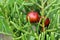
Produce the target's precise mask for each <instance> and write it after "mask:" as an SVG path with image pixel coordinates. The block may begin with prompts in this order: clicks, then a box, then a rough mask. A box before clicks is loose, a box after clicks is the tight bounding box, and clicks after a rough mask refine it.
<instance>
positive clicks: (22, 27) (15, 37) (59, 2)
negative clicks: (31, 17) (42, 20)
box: [0, 0, 60, 40]
mask: <svg viewBox="0 0 60 40" xmlns="http://www.w3.org/2000/svg"><path fill="white" fill-rule="evenodd" d="M44 3H45V5H44V14H43V15H45V16H47V17H48V18H50V24H49V26H48V29H47V28H46V31H45V32H40V33H38V30H39V24H38V23H32V24H31V23H30V22H27V21H26V15H27V14H28V12H30V11H32V10H34V11H37V12H38V13H39V14H40V15H42V13H41V12H42V11H43V10H42V9H41V7H42V4H44ZM40 29H41V28H40ZM35 30H36V32H35ZM40 31H41V30H40ZM0 34H4V35H9V36H11V37H12V40H60V0H0Z"/></svg>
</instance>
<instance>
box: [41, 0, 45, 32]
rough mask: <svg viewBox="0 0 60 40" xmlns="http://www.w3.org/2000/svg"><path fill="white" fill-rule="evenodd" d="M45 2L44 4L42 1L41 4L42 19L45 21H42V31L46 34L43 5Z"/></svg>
mask: <svg viewBox="0 0 60 40" xmlns="http://www.w3.org/2000/svg"><path fill="white" fill-rule="evenodd" d="M43 3H44V2H43V0H42V1H41V4H42V12H41V15H42V19H43V21H42V29H43V30H42V31H43V32H44V31H45V30H44V4H43Z"/></svg>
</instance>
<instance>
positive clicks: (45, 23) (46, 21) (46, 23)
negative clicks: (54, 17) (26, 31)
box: [40, 16, 50, 27]
mask: <svg viewBox="0 0 60 40" xmlns="http://www.w3.org/2000/svg"><path fill="white" fill-rule="evenodd" d="M44 17H45V16H44ZM41 18H42V17H40V19H41ZM41 24H42V20H41ZM49 24H50V20H49V18H46V20H45V21H44V25H45V27H48V26H49Z"/></svg>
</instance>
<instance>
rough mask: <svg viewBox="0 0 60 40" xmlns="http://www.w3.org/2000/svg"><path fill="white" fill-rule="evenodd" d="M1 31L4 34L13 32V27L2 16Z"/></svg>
mask: <svg viewBox="0 0 60 40" xmlns="http://www.w3.org/2000/svg"><path fill="white" fill-rule="evenodd" d="M0 33H3V34H5V33H6V34H8V35H9V34H11V29H10V26H9V25H8V23H7V22H6V20H5V19H4V18H2V17H0Z"/></svg>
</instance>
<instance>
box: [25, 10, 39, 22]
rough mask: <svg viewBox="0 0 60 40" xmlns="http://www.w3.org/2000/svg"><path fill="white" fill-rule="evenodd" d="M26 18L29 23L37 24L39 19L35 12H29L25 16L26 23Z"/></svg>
mask: <svg viewBox="0 0 60 40" xmlns="http://www.w3.org/2000/svg"><path fill="white" fill-rule="evenodd" d="M28 18H29V20H30V22H31V23H35V22H39V19H40V18H39V14H38V12H35V11H30V12H29V13H28V14H27V16H26V19H27V21H28Z"/></svg>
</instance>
